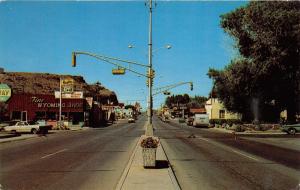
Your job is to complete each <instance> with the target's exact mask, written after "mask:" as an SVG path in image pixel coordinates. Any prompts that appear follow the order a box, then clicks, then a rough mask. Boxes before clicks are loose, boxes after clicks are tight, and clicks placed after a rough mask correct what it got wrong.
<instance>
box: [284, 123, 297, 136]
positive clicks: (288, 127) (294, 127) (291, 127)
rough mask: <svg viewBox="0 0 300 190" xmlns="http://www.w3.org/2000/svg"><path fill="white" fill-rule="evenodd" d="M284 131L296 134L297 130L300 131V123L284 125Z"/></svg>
mask: <svg viewBox="0 0 300 190" xmlns="http://www.w3.org/2000/svg"><path fill="white" fill-rule="evenodd" d="M282 131H284V132H287V133H288V134H291V135H294V134H296V133H297V132H300V123H298V124H292V125H283V126H282Z"/></svg>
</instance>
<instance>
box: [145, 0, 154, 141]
mask: <svg viewBox="0 0 300 190" xmlns="http://www.w3.org/2000/svg"><path fill="white" fill-rule="evenodd" d="M148 61H149V68H148V73H151V72H152V0H149V43H148ZM147 80H148V81H149V94H148V112H147V113H148V124H147V127H146V135H147V136H153V126H152V115H153V113H152V108H153V100H152V83H153V81H152V80H153V78H152V76H151V75H149V77H148V78H147Z"/></svg>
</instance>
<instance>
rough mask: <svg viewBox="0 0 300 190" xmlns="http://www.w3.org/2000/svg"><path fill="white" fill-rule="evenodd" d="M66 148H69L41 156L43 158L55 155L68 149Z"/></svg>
mask: <svg viewBox="0 0 300 190" xmlns="http://www.w3.org/2000/svg"><path fill="white" fill-rule="evenodd" d="M66 150H68V149H62V150H59V151H57V152H54V153H52V154H48V155H46V156H43V157H41V159H44V158H47V157H49V156H53V155H55V154H58V153H60V152H64V151H66Z"/></svg>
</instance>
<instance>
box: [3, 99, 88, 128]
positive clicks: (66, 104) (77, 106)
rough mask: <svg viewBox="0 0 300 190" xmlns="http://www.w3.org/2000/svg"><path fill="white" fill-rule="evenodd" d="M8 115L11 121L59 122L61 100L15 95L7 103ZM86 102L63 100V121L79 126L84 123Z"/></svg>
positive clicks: (83, 100) (81, 100) (82, 100)
mask: <svg viewBox="0 0 300 190" xmlns="http://www.w3.org/2000/svg"><path fill="white" fill-rule="evenodd" d="M7 104H8V107H7V114H8V117H9V119H10V120H23V121H37V120H46V121H51V120H56V121H57V120H58V118H59V107H60V106H59V105H60V104H59V99H58V98H55V96H54V94H53V95H44V94H13V95H12V97H11V98H10V99H9V101H8V102H7ZM85 111H86V100H85V99H83V98H80V99H62V119H63V120H65V121H69V122H72V123H73V124H78V123H80V122H84V120H85V115H86V113H85Z"/></svg>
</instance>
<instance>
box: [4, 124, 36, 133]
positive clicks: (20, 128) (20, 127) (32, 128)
mask: <svg viewBox="0 0 300 190" xmlns="http://www.w3.org/2000/svg"><path fill="white" fill-rule="evenodd" d="M4 130H5V131H9V132H13V133H17V132H28V133H33V134H36V133H37V132H39V130H40V126H39V125H36V124H35V125H29V124H28V123H27V122H26V121H19V122H17V123H16V124H15V125H12V126H6V127H4Z"/></svg>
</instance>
